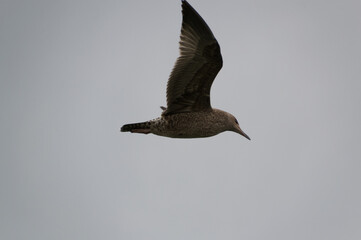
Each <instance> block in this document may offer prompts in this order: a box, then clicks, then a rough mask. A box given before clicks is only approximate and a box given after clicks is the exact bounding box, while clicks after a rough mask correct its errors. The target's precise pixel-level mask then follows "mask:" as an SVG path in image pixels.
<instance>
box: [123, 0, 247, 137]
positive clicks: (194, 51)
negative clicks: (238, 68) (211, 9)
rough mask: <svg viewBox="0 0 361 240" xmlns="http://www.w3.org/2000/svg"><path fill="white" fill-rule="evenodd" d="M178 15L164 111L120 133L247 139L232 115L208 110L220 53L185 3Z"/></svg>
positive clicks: (200, 18) (220, 63)
mask: <svg viewBox="0 0 361 240" xmlns="http://www.w3.org/2000/svg"><path fill="white" fill-rule="evenodd" d="M182 13H183V22H182V30H181V36H180V38H181V40H180V57H179V58H178V59H177V61H176V64H175V66H174V68H173V70H172V73H171V75H170V77H169V80H168V85H167V108H162V109H163V110H164V111H163V113H162V115H161V117H159V118H157V119H154V120H150V121H147V122H141V123H133V124H126V125H124V126H123V127H122V128H121V131H122V132H133V133H145V134H148V133H153V134H156V135H160V136H165V137H172V138H201V137H210V136H214V135H217V134H219V133H221V132H224V131H234V132H237V133H239V134H241V135H243V136H244V137H246V138H247V139H250V138H249V137H248V136H247V135H246V134H245V133H244V132H243V131H242V130H241V128H240V127H239V125H238V122H237V120H236V118H235V117H234V116H233V115H232V114H230V113H227V112H225V111H222V110H219V109H214V108H212V107H211V104H210V89H211V86H212V83H213V80H214V79H215V77H216V76H217V74H218V72H219V70H220V69H221V68H222V65H223V60H222V55H221V50H220V47H219V44H218V42H217V40H216V39H215V37H214V36H213V33H212V31H211V30H210V29H209V27H208V25H207V24H206V23H205V21H204V20H203V19H202V17H201V16H200V15H199V14H198V13H197V12H196V11H195V10H194V9H193V8H192V6H191V5H189V3H188V2H187V1H185V0H182Z"/></svg>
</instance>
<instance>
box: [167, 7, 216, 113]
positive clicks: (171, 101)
mask: <svg viewBox="0 0 361 240" xmlns="http://www.w3.org/2000/svg"><path fill="white" fill-rule="evenodd" d="M182 14H183V21H182V29H181V35H180V42H179V50H180V56H179V57H178V59H177V61H176V63H175V66H174V68H173V70H172V72H171V74H170V77H169V80H168V84H167V110H165V112H164V113H163V114H166V115H169V114H174V113H180V112H191V111H206V110H210V109H211V105H210V97H209V94H210V89H211V86H212V83H213V80H214V78H215V77H216V75H217V74H218V72H219V70H220V69H221V68H222V56H221V52H220V47H219V45H218V42H217V40H216V39H215V37H214V36H213V33H212V31H211V30H210V29H209V27H208V25H207V24H206V23H205V21H204V20H203V19H202V17H201V16H200V15H199V14H198V13H197V12H196V11H195V10H194V9H193V8H192V6H191V5H189V3H188V2H187V1H185V0H184V1H182Z"/></svg>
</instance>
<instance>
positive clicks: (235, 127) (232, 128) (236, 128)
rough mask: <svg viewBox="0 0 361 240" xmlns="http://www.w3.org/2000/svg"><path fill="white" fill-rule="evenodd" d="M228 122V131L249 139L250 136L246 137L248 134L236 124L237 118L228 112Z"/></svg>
mask: <svg viewBox="0 0 361 240" xmlns="http://www.w3.org/2000/svg"><path fill="white" fill-rule="evenodd" d="M228 122H229V125H230V129H229V130H230V131H233V132H236V133H239V134H241V135H242V136H243V137H245V138H247V139H248V140H251V138H250V137H248V135H247V134H246V133H245V132H243V130H242V129H241V127H240V126H239V124H238V121H237V119H236V118H235V117H234V116H233V115H232V114H229V117H228Z"/></svg>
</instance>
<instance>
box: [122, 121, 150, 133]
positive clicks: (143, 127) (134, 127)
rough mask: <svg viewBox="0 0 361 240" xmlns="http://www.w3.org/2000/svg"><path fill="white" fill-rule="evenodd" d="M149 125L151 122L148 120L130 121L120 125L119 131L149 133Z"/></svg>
mask: <svg viewBox="0 0 361 240" xmlns="http://www.w3.org/2000/svg"><path fill="white" fill-rule="evenodd" d="M150 125H151V123H150V122H149V121H148V122H140V123H130V124H125V125H123V127H121V129H120V131H121V132H131V133H144V134H148V133H150Z"/></svg>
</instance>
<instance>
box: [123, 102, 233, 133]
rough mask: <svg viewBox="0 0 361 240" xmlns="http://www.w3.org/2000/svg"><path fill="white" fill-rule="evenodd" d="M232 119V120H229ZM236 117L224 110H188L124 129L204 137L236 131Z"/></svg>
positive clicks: (127, 126) (124, 127)
mask: <svg viewBox="0 0 361 240" xmlns="http://www.w3.org/2000/svg"><path fill="white" fill-rule="evenodd" d="M229 121H230V122H229ZM234 121H235V119H234V117H233V116H232V115H231V114H229V113H227V112H224V111H222V110H219V109H212V110H211V111H207V112H204V111H201V112H186V113H178V114H172V115H163V116H161V117H159V118H156V119H154V120H150V121H147V122H143V123H135V124H127V125H125V126H123V127H122V131H126V130H129V131H131V132H135V133H153V134H155V135H159V136H164V137H171V138H202V137H211V136H214V135H217V134H218V133H221V132H224V131H235V132H237V130H238V129H237V128H233V125H234V123H235V122H234Z"/></svg>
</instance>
